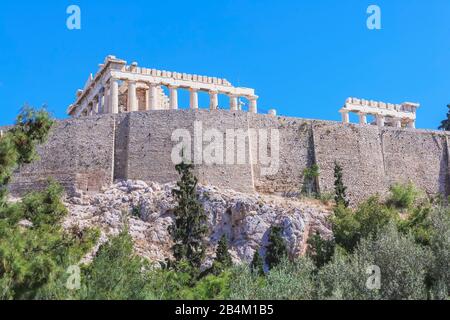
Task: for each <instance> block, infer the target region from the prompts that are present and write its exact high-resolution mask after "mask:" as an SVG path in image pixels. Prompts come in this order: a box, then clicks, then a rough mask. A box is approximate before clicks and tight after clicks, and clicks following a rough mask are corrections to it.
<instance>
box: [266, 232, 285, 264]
mask: <svg viewBox="0 0 450 320" xmlns="http://www.w3.org/2000/svg"><path fill="white" fill-rule="evenodd" d="M282 233H283V228H282V227H281V226H279V225H276V226H273V227H272V228H271V230H270V234H269V245H268V246H267V251H266V263H267V265H268V267H269V269H272V268H273V267H275V266H276V265H278V264H279V263H280V262H281V261H282V260H283V259H284V258H287V257H288V250H287V247H286V243H285V241H284V239H283V235H282Z"/></svg>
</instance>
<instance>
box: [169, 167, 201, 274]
mask: <svg viewBox="0 0 450 320" xmlns="http://www.w3.org/2000/svg"><path fill="white" fill-rule="evenodd" d="M192 167H193V166H192V165H191V164H186V163H185V162H182V163H181V164H178V165H177V166H176V170H177V172H178V173H179V174H180V175H181V179H180V181H178V182H177V186H178V188H176V189H174V190H172V194H173V196H174V198H175V200H176V202H177V206H176V207H175V209H174V216H175V223H174V224H173V225H171V226H170V227H169V233H170V235H171V236H172V238H173V241H174V245H173V247H172V251H173V255H174V257H175V259H176V261H177V262H180V261H183V260H185V261H188V262H189V264H190V265H191V266H192V267H193V268H195V269H196V270H198V269H200V266H201V264H202V262H203V259H204V257H205V247H206V244H205V236H206V233H207V231H208V228H207V225H206V223H207V217H206V214H205V213H204V210H203V206H202V204H201V203H200V201H199V199H198V195H197V178H196V177H195V176H194V175H193V174H192V172H191V170H192Z"/></svg>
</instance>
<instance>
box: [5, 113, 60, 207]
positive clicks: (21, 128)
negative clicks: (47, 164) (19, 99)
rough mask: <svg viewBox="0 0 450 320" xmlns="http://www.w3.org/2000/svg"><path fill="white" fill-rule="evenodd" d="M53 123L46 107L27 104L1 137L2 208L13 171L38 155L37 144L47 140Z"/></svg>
mask: <svg viewBox="0 0 450 320" xmlns="http://www.w3.org/2000/svg"><path fill="white" fill-rule="evenodd" d="M52 125H53V120H52V119H51V118H50V115H49V114H48V112H47V111H46V110H45V109H44V108H42V109H40V110H35V109H33V108H31V107H28V106H25V107H24V108H22V110H21V112H20V114H19V115H18V116H17V120H16V124H15V126H14V127H13V128H12V129H11V130H9V131H8V132H7V133H6V134H5V135H4V136H2V137H0V208H1V207H4V205H5V197H6V194H7V184H8V183H9V180H10V179H11V175H12V172H13V171H14V169H16V167H17V166H21V165H23V164H26V163H30V162H31V161H33V160H34V159H35V158H36V157H37V155H36V146H37V144H39V143H42V142H44V141H45V139H46V138H47V135H48V133H49V131H50V128H51V126H52Z"/></svg>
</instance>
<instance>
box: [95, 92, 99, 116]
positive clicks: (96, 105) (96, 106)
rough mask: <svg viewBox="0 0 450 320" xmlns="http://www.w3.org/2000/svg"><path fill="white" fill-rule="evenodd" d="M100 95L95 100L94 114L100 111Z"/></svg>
mask: <svg viewBox="0 0 450 320" xmlns="http://www.w3.org/2000/svg"><path fill="white" fill-rule="evenodd" d="M99 111H100V96H97V98H95V100H94V114H99V113H100V112H99Z"/></svg>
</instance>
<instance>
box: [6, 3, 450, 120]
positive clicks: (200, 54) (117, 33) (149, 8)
mask: <svg viewBox="0 0 450 320" xmlns="http://www.w3.org/2000/svg"><path fill="white" fill-rule="evenodd" d="M70 4H76V5H79V6H80V8H81V11H82V16H81V19H82V29H81V30H79V31H70V30H68V29H67V28H66V19H67V16H68V15H67V14H66V8H67V7H68V6H69V5H70ZM370 4H376V5H378V6H380V8H381V12H382V30H375V31H374V30H369V29H367V27H366V19H367V17H368V15H367V13H366V9H367V7H368V6H369V5H370ZM449 18H450V1H448V0H431V1H425V0H395V1H392V0H383V1H381V0H373V1H365V0H340V1H337V0H315V1H313V0H307V1H306V0H292V1H282V0H279V1H275V0H271V1H269V0H252V1H250V0H239V1H238V0H235V1H231V0H221V1H216V0H208V1H194V0H190V1H186V0H184V1H176V0H172V1H151V0H142V1H133V0H121V1H116V0H95V1H91V0H89V1H88V0H83V1H81V0H80V1H77V0H72V1H63V0H58V1H54V0H46V1H17V0H16V1H10V0H2V1H1V3H0V60H1V63H0V125H3V124H8V123H11V122H12V121H13V119H14V117H15V115H16V114H17V112H18V110H19V109H20V107H21V106H22V105H23V104H24V103H29V104H31V105H34V106H40V105H42V104H47V105H48V108H49V110H50V111H52V112H53V113H54V114H55V116H57V117H58V118H63V117H65V110H66V108H67V106H68V105H69V104H70V103H72V102H73V98H74V95H75V91H76V89H77V88H80V87H82V86H83V85H84V82H85V81H86V79H87V76H88V74H89V72H94V71H96V70H97V65H98V64H99V63H101V62H102V61H103V59H104V58H105V56H106V55H108V54H114V55H116V56H118V57H120V58H122V59H125V60H127V61H128V62H132V61H137V62H139V64H140V65H141V66H145V67H150V68H161V69H164V70H172V71H181V72H186V73H196V74H204V75H210V76H217V77H224V78H227V79H228V80H229V81H231V82H232V83H233V84H235V85H241V86H247V87H252V88H255V89H256V90H257V94H258V95H259V96H260V100H259V105H260V107H262V108H263V109H266V110H267V109H270V108H276V109H277V110H278V112H279V113H280V114H282V115H289V116H298V117H304V118H315V119H327V120H340V115H339V113H338V112H337V111H338V109H339V108H340V107H341V106H342V105H343V103H344V101H345V99H346V98H347V97H349V96H355V97H362V98H367V99H374V100H381V101H386V102H393V103H401V102H403V101H413V102H420V103H421V104H422V108H421V109H420V110H419V112H418V123H417V126H418V127H420V128H436V127H437V126H438V124H439V122H440V120H442V118H443V117H444V116H445V113H446V105H447V103H450V23H449V21H450V19H449ZM181 99H182V101H183V99H186V96H183V94H182V97H181ZM205 100H206V97H201V100H200V102H201V103H202V104H203V105H205V103H204V101H205Z"/></svg>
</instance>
